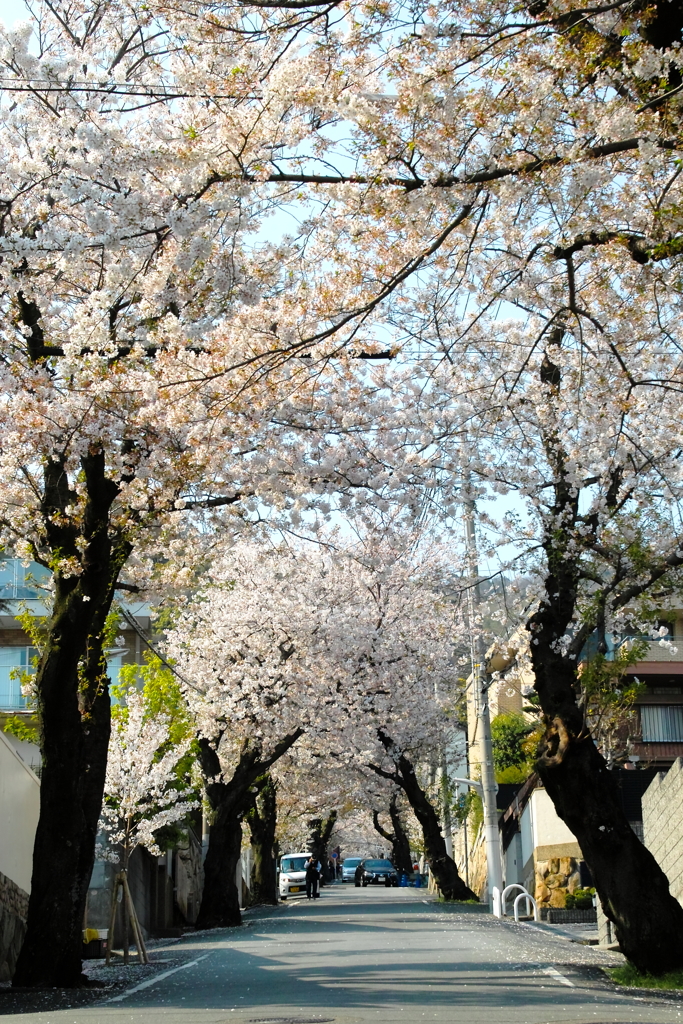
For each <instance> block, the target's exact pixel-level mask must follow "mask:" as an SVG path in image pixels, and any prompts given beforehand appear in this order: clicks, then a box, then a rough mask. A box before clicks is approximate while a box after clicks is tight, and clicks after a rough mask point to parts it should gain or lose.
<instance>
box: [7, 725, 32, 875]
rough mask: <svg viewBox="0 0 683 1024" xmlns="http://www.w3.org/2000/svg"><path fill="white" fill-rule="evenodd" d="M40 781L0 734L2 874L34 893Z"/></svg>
mask: <svg viewBox="0 0 683 1024" xmlns="http://www.w3.org/2000/svg"><path fill="white" fill-rule="evenodd" d="M39 811H40V782H39V781H38V779H37V777H36V776H35V775H34V774H33V772H32V771H31V769H30V768H29V767H28V765H27V764H26V763H25V762H24V761H23V759H22V758H21V757H20V756H19V754H18V753H17V751H16V750H15V749H14V747H13V745H12V743H11V742H10V741H9V739H8V738H7V737H6V736H5V734H4V733H3V732H0V872H2V874H3V875H6V876H7V877H8V878H11V879H12V881H13V882H14V883H15V885H18V886H19V888H20V889H23V890H24V892H27V893H28V892H30V891H31V868H32V864H33V840H34V837H35V834H36V827H37V825H38V813H39Z"/></svg>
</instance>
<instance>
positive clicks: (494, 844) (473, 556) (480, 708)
mask: <svg viewBox="0 0 683 1024" xmlns="http://www.w3.org/2000/svg"><path fill="white" fill-rule="evenodd" d="M474 515H475V505H474V501H473V499H472V498H469V497H468V498H467V499H466V500H465V544H466V549H467V560H468V563H469V575H470V579H471V580H473V581H475V582H474V585H470V587H469V588H468V591H467V593H468V608H469V615H470V631H471V637H472V685H473V687H474V707H475V711H476V715H477V724H478V729H479V730H480V731H479V749H480V750H481V787H482V800H483V804H484V837H485V839H486V867H487V876H488V898H489V903H490V904H491V908H492V910H493V911H494V912H495V909H496V908H495V906H494V904H493V890H494V888H497V889H498V892H499V893H501V892H502V891H503V869H502V864H501V855H500V833H499V831H498V811H497V809H496V792H497V789H498V787H497V786H496V777H495V773H494V769H493V744H492V741H491V716H490V713H489V695H488V686H487V685H486V650H485V648H484V640H483V637H482V636H481V634H480V633H479V632H477V635H476V636H475V634H474V620H475V617H476V612H477V610H478V608H479V606H480V605H481V590H480V588H479V565H478V559H477V535H476V530H475V524H474ZM465 828H467V824H465Z"/></svg>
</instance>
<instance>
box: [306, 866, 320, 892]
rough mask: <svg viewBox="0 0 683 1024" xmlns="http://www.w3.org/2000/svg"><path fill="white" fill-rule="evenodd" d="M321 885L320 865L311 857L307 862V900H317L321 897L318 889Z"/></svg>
mask: <svg viewBox="0 0 683 1024" xmlns="http://www.w3.org/2000/svg"><path fill="white" fill-rule="evenodd" d="M319 884H320V864H319V863H318V861H317V860H316V859H315V857H311V858H310V859H309V860H307V861H306V896H307V898H308V899H309V900H310V899H314V900H317V899H318V897H319V896H320V893H319V891H318V887H319Z"/></svg>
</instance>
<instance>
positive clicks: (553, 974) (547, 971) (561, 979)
mask: <svg viewBox="0 0 683 1024" xmlns="http://www.w3.org/2000/svg"><path fill="white" fill-rule="evenodd" d="M543 973H544V974H549V975H550V977H551V978H556V979H557V981H559V982H560V983H561V984H562V985H568V986H569V988H576V985H575V984H574V982H573V981H570V980H569V978H565V976H564V974H560V972H559V971H558V970H557V968H556V967H544V968H543Z"/></svg>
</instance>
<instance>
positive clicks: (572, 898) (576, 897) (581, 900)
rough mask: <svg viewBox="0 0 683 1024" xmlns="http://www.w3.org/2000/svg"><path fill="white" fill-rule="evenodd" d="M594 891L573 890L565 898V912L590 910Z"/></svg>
mask: <svg viewBox="0 0 683 1024" xmlns="http://www.w3.org/2000/svg"><path fill="white" fill-rule="evenodd" d="M594 895H595V889H575V890H574V892H573V893H572V892H568V893H567V895H566V896H565V900H564V905H565V908H566V909H567V910H591V909H592V907H593V896H594Z"/></svg>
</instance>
